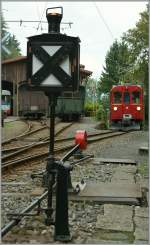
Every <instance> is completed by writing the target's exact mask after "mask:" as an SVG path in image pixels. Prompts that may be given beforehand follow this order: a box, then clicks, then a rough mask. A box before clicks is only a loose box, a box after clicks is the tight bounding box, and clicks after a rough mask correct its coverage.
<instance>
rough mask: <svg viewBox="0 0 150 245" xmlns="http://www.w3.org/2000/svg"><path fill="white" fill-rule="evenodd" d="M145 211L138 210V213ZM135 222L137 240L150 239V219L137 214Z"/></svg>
mask: <svg viewBox="0 0 150 245" xmlns="http://www.w3.org/2000/svg"><path fill="white" fill-rule="evenodd" d="M143 211H144V210H142V211H140V212H139V211H138V215H141V214H142V212H143ZM146 215H147V214H146ZM146 215H145V216H146ZM134 223H135V232H134V236H135V240H146V241H147V240H148V239H149V219H148V217H140V216H135V217H134Z"/></svg>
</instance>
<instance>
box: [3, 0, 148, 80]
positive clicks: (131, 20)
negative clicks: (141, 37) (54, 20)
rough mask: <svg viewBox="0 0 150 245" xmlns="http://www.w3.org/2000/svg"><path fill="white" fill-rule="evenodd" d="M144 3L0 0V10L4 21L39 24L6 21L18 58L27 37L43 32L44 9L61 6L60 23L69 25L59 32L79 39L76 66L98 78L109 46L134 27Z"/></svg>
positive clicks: (46, 27) (44, 28) (45, 26)
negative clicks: (78, 60)
mask: <svg viewBox="0 0 150 245" xmlns="http://www.w3.org/2000/svg"><path fill="white" fill-rule="evenodd" d="M146 3H147V1H141V2H140V1H134V2H131V1H126V2H123V1H120V2H119V1H118V2H112V1H111V2H104V1H102V2H101V1H99V2H92V1H91V2H90V1H89V2H86V1H84V2H79V1H77V2H73V1H71V2H70V1H67V2H59V1H52V2H50V1H48V2H44V1H43V2H38V1H32V2H29V1H26V2H24V1H22V2H21V1H18V2H7V1H2V11H3V15H4V19H5V21H8V20H18V21H20V20H23V21H25V20H28V21H29V20H32V21H33V20H34V21H39V22H37V23H24V22H23V23H22V24H21V25H20V23H12V22H7V25H8V27H9V29H8V31H9V32H11V33H12V34H14V35H15V36H16V38H17V40H18V41H19V42H20V47H21V51H22V55H26V46H27V37H29V36H34V35H38V34H42V33H47V29H48V25H47V23H45V24H42V25H41V24H40V20H42V21H46V9H47V8H50V7H57V6H62V7H63V19H62V22H67V23H68V22H73V24H72V25H71V28H70V27H69V25H68V24H61V33H65V34H67V35H69V36H78V37H79V38H80V40H81V43H80V64H83V65H85V69H87V70H90V71H92V72H93V74H92V78H95V79H99V77H100V75H101V72H102V71H103V66H105V56H106V53H107V52H108V50H109V48H110V46H111V45H112V44H113V42H114V41H115V40H116V39H117V40H118V41H119V40H120V38H121V36H122V34H123V33H124V32H126V31H127V30H128V29H130V28H134V27H135V24H136V22H137V21H138V19H139V17H140V15H139V13H141V12H143V11H144V10H145V9H146ZM38 27H39V28H38ZM37 29H38V30H37Z"/></svg>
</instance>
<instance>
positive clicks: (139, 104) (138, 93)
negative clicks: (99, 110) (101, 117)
mask: <svg viewBox="0 0 150 245" xmlns="http://www.w3.org/2000/svg"><path fill="white" fill-rule="evenodd" d="M143 120H144V103H143V88H142V86H141V85H116V86H113V87H112V89H111V91H110V125H111V126H112V127H113V126H119V127H120V126H136V125H139V126H140V128H141V127H142V125H143Z"/></svg>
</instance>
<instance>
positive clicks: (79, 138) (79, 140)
mask: <svg viewBox="0 0 150 245" xmlns="http://www.w3.org/2000/svg"><path fill="white" fill-rule="evenodd" d="M75 144H76V145H78V144H79V145H80V149H81V150H84V149H86V147H87V133H86V131H85V130H77V131H76V133H75Z"/></svg>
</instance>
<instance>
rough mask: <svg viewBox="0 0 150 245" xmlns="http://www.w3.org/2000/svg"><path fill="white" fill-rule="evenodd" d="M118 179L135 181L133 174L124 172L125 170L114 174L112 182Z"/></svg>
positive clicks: (129, 181)
mask: <svg viewBox="0 0 150 245" xmlns="http://www.w3.org/2000/svg"><path fill="white" fill-rule="evenodd" d="M116 181H126V182H128V183H135V180H134V175H133V174H128V173H123V172H116V173H115V174H114V175H113V176H112V178H111V182H116Z"/></svg>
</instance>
